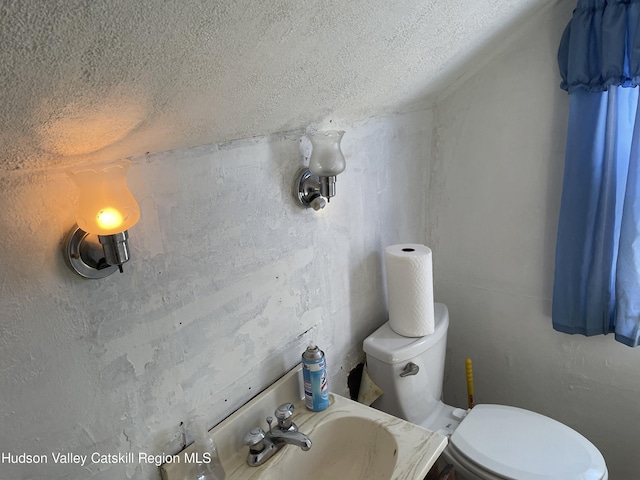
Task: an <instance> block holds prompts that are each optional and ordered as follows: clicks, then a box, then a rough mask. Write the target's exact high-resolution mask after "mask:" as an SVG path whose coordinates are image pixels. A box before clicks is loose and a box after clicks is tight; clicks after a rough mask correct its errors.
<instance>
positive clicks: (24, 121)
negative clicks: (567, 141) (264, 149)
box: [0, 0, 556, 171]
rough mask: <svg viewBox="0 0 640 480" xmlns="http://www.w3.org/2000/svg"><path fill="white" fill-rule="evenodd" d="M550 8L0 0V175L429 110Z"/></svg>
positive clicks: (315, 0)
mask: <svg viewBox="0 0 640 480" xmlns="http://www.w3.org/2000/svg"><path fill="white" fill-rule="evenodd" d="M551 1H556V0H333V1H332V0H280V1H264V2H261V1H253V2H251V1H247V0H218V1H213V0H175V1H173V0H28V1H27V0H0V59H1V63H0V82H1V85H2V92H1V93H0V98H1V104H0V125H1V128H0V139H1V140H2V142H1V143H2V160H1V161H0V170H5V171H7V170H15V169H34V168H42V167H50V166H65V165H70V164H73V163H77V162H86V161H87V160H92V159H96V160H97V159H100V160H115V159H117V158H121V157H128V156H134V155H140V154H143V153H144V152H146V151H161V150H168V149H172V148H176V147H185V146H193V145H200V144H209V143H217V142H223V141H228V140H233V139H238V138H245V137H251V136H256V135H264V134H268V133H273V132H279V131H285V130H290V129H295V128H300V127H305V126H307V125H309V124H312V123H317V122H323V121H326V120H327V119H329V118H339V119H346V120H350V119H358V118H364V117H367V116H370V115H374V114H379V113H384V112H388V111H395V110H399V109H402V108H406V107H407V105H411V104H415V103H417V102H424V101H426V100H425V99H428V98H430V97H432V96H433V94H434V93H436V92H437V91H438V90H439V89H441V88H442V86H443V82H444V81H445V80H446V79H447V78H449V77H450V75H451V72H453V71H455V70H456V69H458V68H460V65H461V64H462V63H463V62H469V61H470V59H472V55H474V54H475V53H477V52H478V50H479V48H480V46H482V45H484V44H486V42H487V41H488V40H490V39H491V38H493V37H495V36H497V35H500V33H501V32H504V30H505V27H506V26H507V25H509V24H513V23H514V22H515V21H521V20H522V19H523V17H526V16H527V15H531V14H532V12H534V11H535V10H536V9H538V8H539V7H541V6H543V5H545V4H549V3H551Z"/></svg>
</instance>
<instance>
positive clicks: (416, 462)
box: [160, 365, 447, 480]
mask: <svg viewBox="0 0 640 480" xmlns="http://www.w3.org/2000/svg"><path fill="white" fill-rule="evenodd" d="M301 376H302V374H301V367H300V365H298V367H296V368H294V369H293V370H292V371H291V372H289V373H288V374H286V375H285V376H284V377H282V378H281V379H280V380H278V381H277V382H275V383H274V384H273V385H272V386H271V387H269V388H268V389H267V390H265V391H264V392H263V393H261V394H260V395H258V396H257V397H256V398H254V399H253V400H251V401H250V402H249V403H247V404H246V405H245V406H243V407H242V408H241V409H239V410H238V411H236V412H235V413H233V414H232V415H230V416H229V417H228V418H226V419H225V420H224V421H222V422H221V423H220V424H219V425H217V426H216V427H215V428H213V430H211V434H212V435H213V437H214V439H215V440H216V444H217V446H218V452H219V455H220V459H221V461H222V465H223V467H224V469H225V472H226V474H227V480H259V479H260V478H261V477H262V476H263V475H265V470H269V469H278V465H279V464H280V463H282V462H283V459H284V455H289V454H291V453H293V452H287V450H288V449H294V450H295V449H298V450H299V448H298V447H295V446H292V445H286V446H285V447H283V448H282V450H281V451H279V452H278V453H276V454H275V455H274V456H273V457H272V458H271V459H269V460H268V461H267V462H266V463H265V464H264V465H261V466H259V467H250V466H248V465H247V453H248V447H246V446H244V445H243V443H242V438H243V437H244V434H245V433H246V432H248V431H249V430H250V429H251V428H253V427H257V426H260V427H262V428H263V429H264V430H265V431H266V430H267V428H268V427H267V424H266V421H265V418H266V417H267V416H273V410H274V409H275V408H276V407H277V406H278V405H280V404H281V403H285V402H291V403H293V404H294V406H295V411H294V414H293V421H294V422H295V423H296V425H298V428H299V430H300V432H302V433H304V434H306V435H308V436H309V438H311V441H312V442H313V440H314V435H313V433H314V430H315V429H316V427H318V426H320V425H322V424H324V423H326V422H327V421H331V422H334V421H336V420H337V421H340V419H341V418H346V417H354V416H355V417H360V418H365V419H367V420H369V421H372V422H374V423H376V424H378V425H380V426H381V427H383V428H384V429H386V430H387V431H389V432H390V433H391V434H393V435H394V437H395V439H396V442H397V458H396V465H395V468H394V471H393V474H392V476H391V478H390V479H389V480H422V479H423V478H424V477H425V476H426V474H427V473H428V471H429V469H430V468H431V466H432V465H433V464H434V463H435V462H436V460H437V459H438V457H439V456H440V454H441V453H442V451H443V450H444V448H445V447H446V445H447V438H446V437H445V436H443V435H440V434H437V433H435V432H431V431H429V430H426V429H424V428H422V427H420V426H417V425H413V424H411V423H409V422H406V421H404V420H402V419H399V418H397V417H394V416H392V415H388V414H386V413H384V412H381V411H379V410H376V409H373V408H371V407H367V406H366V405H363V404H360V403H357V402H354V401H352V400H350V399H347V398H344V397H342V396H340V395H337V394H334V393H331V394H330V405H329V407H328V408H327V409H326V410H324V411H322V412H312V411H309V410H307V408H306V407H305V404H304V399H303V398H302V396H301V389H300V385H301ZM311 448H312V449H313V446H312V447H311ZM192 451H193V445H191V446H189V447H187V448H186V449H185V450H183V451H182V452H181V453H180V455H181V458H183V459H184V455H185V453H190V452H192ZM300 453H301V454H302V455H304V453H306V452H302V451H300ZM395 454H396V453H395V452H394V455H395ZM303 458H304V457H303ZM330 461H331V459H330V458H327V462H330ZM184 467H185V465H184V464H178V463H173V464H165V465H162V466H161V467H160V470H161V474H162V478H163V480H183V479H184V473H185V471H184ZM280 468H282V466H280ZM309 473H310V474H311V475H312V476H313V472H309Z"/></svg>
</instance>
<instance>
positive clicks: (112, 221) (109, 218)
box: [96, 208, 123, 230]
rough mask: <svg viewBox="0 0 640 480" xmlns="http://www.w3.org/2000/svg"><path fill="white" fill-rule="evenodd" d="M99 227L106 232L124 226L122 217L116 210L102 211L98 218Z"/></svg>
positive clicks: (106, 209) (107, 209)
mask: <svg viewBox="0 0 640 480" xmlns="http://www.w3.org/2000/svg"><path fill="white" fill-rule="evenodd" d="M96 220H97V223H98V226H100V227H101V228H104V229H106V230H111V229H114V230H115V229H117V228H118V227H120V226H121V225H122V220H123V218H122V215H121V214H120V212H119V211H118V210H116V209H115V208H105V209H104V210H100V212H99V213H98V216H97V218H96Z"/></svg>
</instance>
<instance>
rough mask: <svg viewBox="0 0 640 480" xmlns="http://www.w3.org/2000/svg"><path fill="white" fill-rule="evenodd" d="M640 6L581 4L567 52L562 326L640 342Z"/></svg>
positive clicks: (559, 274) (558, 299) (564, 44)
mask: <svg viewBox="0 0 640 480" xmlns="http://www.w3.org/2000/svg"><path fill="white" fill-rule="evenodd" d="M639 23H640V0H636V1H632V0H626V1H623V0H617V1H605V0H579V1H578V4H577V7H576V9H575V11H574V14H573V17H572V19H571V21H570V23H569V25H568V26H567V28H566V29H565V32H564V34H563V37H562V40H561V42H560V48H559V50H558V64H559V67H560V74H561V76H562V84H561V87H562V88H563V89H565V90H567V91H568V92H569V125H568V130H567V149H566V154H565V170H564V180H563V190H562V203H561V207H560V219H559V224H558V239H557V244H556V266H555V278H554V286H553V311H552V320H553V327H554V328H555V329H556V330H559V331H561V332H565V333H571V334H573V333H580V334H583V335H598V334H606V333H610V332H615V338H616V340H618V341H620V342H622V343H624V344H626V345H629V346H637V345H638V344H639V343H640V183H639V182H640V172H639V170H638V169H639V167H638V163H639V162H640V109H639V108H638V100H639V96H638V90H639V89H638V88H637V85H638V83H639V80H640V35H637V33H638V25H639Z"/></svg>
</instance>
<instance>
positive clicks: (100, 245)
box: [65, 160, 140, 278]
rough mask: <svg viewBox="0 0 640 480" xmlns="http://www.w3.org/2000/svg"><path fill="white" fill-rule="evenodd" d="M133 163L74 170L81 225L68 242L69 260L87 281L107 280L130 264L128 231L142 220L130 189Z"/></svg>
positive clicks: (78, 215) (70, 235) (66, 257)
mask: <svg viewBox="0 0 640 480" xmlns="http://www.w3.org/2000/svg"><path fill="white" fill-rule="evenodd" d="M130 163H131V162H129V161H127V160H121V161H119V162H115V163H112V164H109V165H107V166H101V167H95V168H93V167H86V168H83V169H77V170H72V171H70V172H69V175H70V176H71V178H72V179H73V181H74V183H75V184H76V186H77V187H78V191H79V196H80V198H79V199H78V209H77V213H76V222H77V225H76V226H75V227H74V228H73V229H72V230H71V232H69V235H68V237H67V240H66V251H65V260H66V261H67V263H68V264H69V266H70V267H71V268H72V269H73V270H74V271H75V272H76V273H78V274H79V275H81V276H83V277H85V278H104V277H106V276H109V275H111V274H112V273H113V272H115V271H116V270H120V272H122V265H123V264H124V263H125V262H127V261H128V260H129V244H128V242H127V241H128V238H129V234H128V232H127V230H128V229H129V228H131V227H132V226H133V225H135V224H136V223H137V222H138V220H139V219H140V209H139V208H138V204H137V203H136V200H135V198H133V195H132V194H131V192H130V191H129V189H128V188H127V181H126V174H127V170H128V168H129V165H130Z"/></svg>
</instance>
